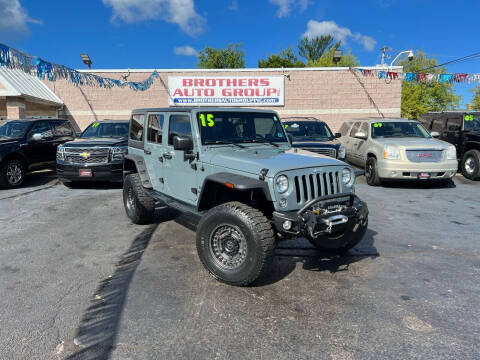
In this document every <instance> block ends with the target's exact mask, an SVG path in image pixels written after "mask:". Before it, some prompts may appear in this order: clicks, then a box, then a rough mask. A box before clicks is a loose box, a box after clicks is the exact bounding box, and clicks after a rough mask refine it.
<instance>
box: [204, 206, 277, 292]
mask: <svg viewBox="0 0 480 360" xmlns="http://www.w3.org/2000/svg"><path fill="white" fill-rule="evenodd" d="M274 250H275V236H274V233H273V230H272V226H271V224H270V221H269V220H268V219H267V218H266V217H265V216H264V215H263V214H262V212H260V211H259V210H257V209H254V208H252V207H250V206H248V205H245V204H242V203H239V202H229V203H226V204H222V205H218V206H216V207H214V208H212V209H211V210H209V211H208V213H207V214H206V215H205V216H203V218H202V219H201V220H200V222H199V224H198V227H197V251H198V256H199V257H200V260H201V262H202V264H203V266H205V268H206V269H207V270H208V272H209V273H210V274H211V275H212V276H213V277H214V278H215V279H217V280H219V281H222V282H224V283H227V284H230V285H235V286H246V285H248V284H251V283H252V282H254V281H255V280H256V279H258V278H259V277H261V276H263V275H264V274H265V272H266V271H267V269H268V267H269V265H270V264H271V262H272V260H273V254H274Z"/></svg>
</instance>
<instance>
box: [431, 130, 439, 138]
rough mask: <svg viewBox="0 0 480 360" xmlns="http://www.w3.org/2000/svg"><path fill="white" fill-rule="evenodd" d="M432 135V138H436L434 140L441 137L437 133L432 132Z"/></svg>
mask: <svg viewBox="0 0 480 360" xmlns="http://www.w3.org/2000/svg"><path fill="white" fill-rule="evenodd" d="M430 135H431V136H432V137H434V138H438V137H440V133H439V132H437V131H432V132H431V133H430Z"/></svg>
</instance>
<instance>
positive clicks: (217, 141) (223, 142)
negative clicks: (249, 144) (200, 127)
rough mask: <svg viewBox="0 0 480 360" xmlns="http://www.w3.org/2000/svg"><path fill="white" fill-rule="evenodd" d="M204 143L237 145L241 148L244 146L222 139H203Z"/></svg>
mask: <svg viewBox="0 0 480 360" xmlns="http://www.w3.org/2000/svg"><path fill="white" fill-rule="evenodd" d="M204 144H205V145H234V146H238V147H239V148H241V149H245V146H243V145H240V144H238V143H235V142H233V141H222V140H216V141H205V143H204Z"/></svg>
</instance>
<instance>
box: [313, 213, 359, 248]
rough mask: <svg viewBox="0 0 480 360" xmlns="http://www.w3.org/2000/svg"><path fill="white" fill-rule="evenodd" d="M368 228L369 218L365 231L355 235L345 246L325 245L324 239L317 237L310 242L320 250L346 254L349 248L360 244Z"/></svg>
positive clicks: (333, 236)
mask: <svg viewBox="0 0 480 360" xmlns="http://www.w3.org/2000/svg"><path fill="white" fill-rule="evenodd" d="M367 228H368V220H367V223H366V225H365V231H364V232H363V233H362V234H361V236H360V235H359V236H357V237H355V238H354V239H352V240H351V241H350V242H349V243H347V244H346V245H345V246H342V247H339V248H327V247H324V246H322V241H318V240H316V239H308V241H310V244H312V245H313V246H315V248H316V249H317V250H318V251H320V252H324V253H329V254H336V255H344V254H346V253H347V252H348V250H350V249H352V248H354V247H355V246H357V245H358V243H360V241H362V240H363V237H364V235H365V232H366V231H367ZM331 237H332V238H335V237H336V236H335V235H332V236H331Z"/></svg>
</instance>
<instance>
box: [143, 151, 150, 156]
mask: <svg viewBox="0 0 480 360" xmlns="http://www.w3.org/2000/svg"><path fill="white" fill-rule="evenodd" d="M143 152H144V153H145V154H147V155H152V152H151V151H148V150H143Z"/></svg>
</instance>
